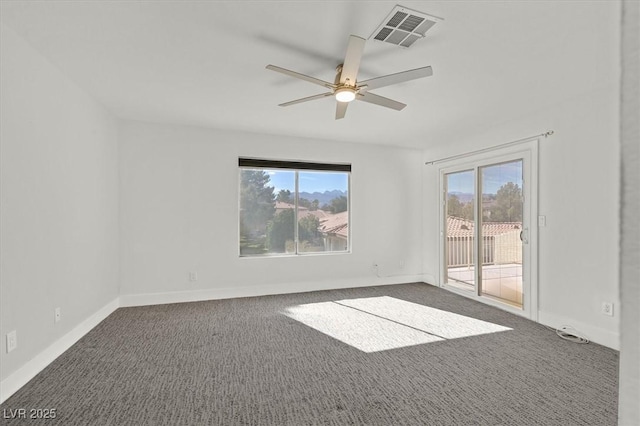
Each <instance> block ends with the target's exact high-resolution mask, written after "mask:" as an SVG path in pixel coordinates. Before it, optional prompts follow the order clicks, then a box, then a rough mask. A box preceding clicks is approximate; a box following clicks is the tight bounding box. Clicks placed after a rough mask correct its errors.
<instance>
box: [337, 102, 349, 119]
mask: <svg viewBox="0 0 640 426" xmlns="http://www.w3.org/2000/svg"><path fill="white" fill-rule="evenodd" d="M348 106H349V102H336V120H340V119H341V118H344V115H345V114H346V113H347V107H348Z"/></svg>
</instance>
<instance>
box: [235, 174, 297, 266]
mask: <svg viewBox="0 0 640 426" xmlns="http://www.w3.org/2000/svg"><path fill="white" fill-rule="evenodd" d="M293 193H295V171H293V170H268V169H244V168H243V169H240V255H241V256H255V255H264V254H272V253H295V246H294V233H295V220H294V201H293V196H292V195H291V194H293Z"/></svg>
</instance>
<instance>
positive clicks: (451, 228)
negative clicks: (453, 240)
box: [447, 216, 522, 237]
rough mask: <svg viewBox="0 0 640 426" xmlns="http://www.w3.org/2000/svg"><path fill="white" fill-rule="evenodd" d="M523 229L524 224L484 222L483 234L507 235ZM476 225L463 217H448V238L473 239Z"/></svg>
mask: <svg viewBox="0 0 640 426" xmlns="http://www.w3.org/2000/svg"><path fill="white" fill-rule="evenodd" d="M516 229H522V222H483V223H482V233H483V234H484V235H485V236H490V237H491V236H495V235H501V234H506V233H507V232H511V231H513V230H516ZM473 232H474V223H473V222H472V221H470V220H467V219H463V218H461V217H455V216H447V237H473Z"/></svg>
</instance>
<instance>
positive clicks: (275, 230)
mask: <svg viewBox="0 0 640 426" xmlns="http://www.w3.org/2000/svg"><path fill="white" fill-rule="evenodd" d="M294 226H295V215H294V211H293V209H286V210H282V211H281V212H280V213H278V214H277V215H275V216H274V218H273V220H271V221H269V223H268V224H267V240H266V246H267V249H269V251H270V252H272V253H284V251H285V247H286V246H285V245H286V243H287V240H293V239H294V228H293V227H294Z"/></svg>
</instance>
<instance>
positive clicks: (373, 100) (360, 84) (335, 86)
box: [266, 35, 433, 120]
mask: <svg viewBox="0 0 640 426" xmlns="http://www.w3.org/2000/svg"><path fill="white" fill-rule="evenodd" d="M365 41H366V40H365V39H363V38H362V37H358V36H354V35H351V36H349V43H348V45H347V53H346V55H345V58H344V62H343V63H342V64H340V65H338V67H337V68H336V78H335V81H334V82H333V83H330V82H328V81H324V80H320V79H317V78H315V77H310V76H308V75H304V74H300V73H298V72H295V71H291V70H288V69H285V68H281V67H277V66H275V65H267V67H266V68H267V69H268V70H272V71H276V72H279V73H282V74H285V75H288V76H290V77H294V78H298V79H300V80H305V81H308V82H309V83H314V84H317V85H319V86H323V87H325V88H327V89H329V90H330V91H329V92H325V93H320V94H319V95H313V96H308V97H306V98H301V99H296V100H294V101H289V102H285V103H283V104H280V105H279V106H282V107H286V106H290V105H295V104H299V103H302V102H307V101H313V100H315V99H322V98H326V97H328V96H334V97H335V98H336V101H337V102H336V120H339V119H341V118H344V116H345V114H346V112H347V106H348V105H349V102H351V101H353V100H356V101H364V102H368V103H370V104H375V105H380V106H383V107H387V108H391V109H395V110H397V111H400V110H402V109H403V108H404V107H406V106H407V105H406V104H403V103H402V102H398V101H394V100H393V99H389V98H385V97H383V96H380V95H376V94H373V93H371V92H370V90H372V89H377V88H379V87H384V86H390V85H392V84H397V83H403V82H405V81H409V80H415V79H417V78H422V77H428V76H430V75H433V70H432V69H431V67H422V68H416V69H413V70H409V71H402V72H399V73H395V74H389V75H385V76H382V77H376V78H372V79H369V80H364V81H358V80H357V76H358V68H360V60H361V59H362V52H363V51H364V43H365Z"/></svg>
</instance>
